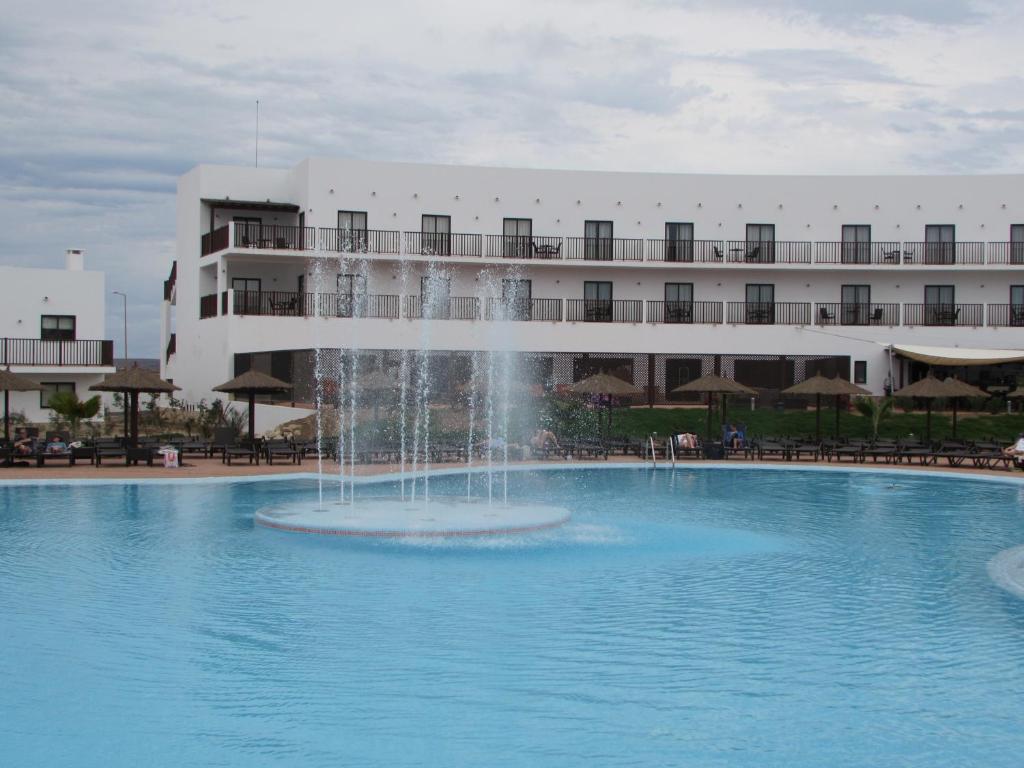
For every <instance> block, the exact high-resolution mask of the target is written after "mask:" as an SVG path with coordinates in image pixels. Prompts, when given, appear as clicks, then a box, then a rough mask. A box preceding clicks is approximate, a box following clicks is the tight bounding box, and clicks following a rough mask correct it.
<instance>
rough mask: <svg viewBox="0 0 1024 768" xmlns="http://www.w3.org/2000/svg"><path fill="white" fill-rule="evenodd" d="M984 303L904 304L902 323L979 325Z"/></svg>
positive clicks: (982, 316)
mask: <svg viewBox="0 0 1024 768" xmlns="http://www.w3.org/2000/svg"><path fill="white" fill-rule="evenodd" d="M984 316H985V305H984V304H904V305H903V324H904V325H946V326H979V325H982V324H983V319H984Z"/></svg>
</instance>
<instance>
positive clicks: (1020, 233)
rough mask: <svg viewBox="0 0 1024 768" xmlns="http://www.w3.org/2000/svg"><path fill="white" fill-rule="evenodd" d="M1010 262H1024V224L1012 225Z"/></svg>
mask: <svg viewBox="0 0 1024 768" xmlns="http://www.w3.org/2000/svg"><path fill="white" fill-rule="evenodd" d="M1010 263H1011V264H1024V224H1013V225H1011V226H1010Z"/></svg>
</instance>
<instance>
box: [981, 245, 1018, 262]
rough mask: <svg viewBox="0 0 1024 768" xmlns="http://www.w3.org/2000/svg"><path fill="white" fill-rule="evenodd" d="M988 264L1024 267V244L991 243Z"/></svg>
mask: <svg viewBox="0 0 1024 768" xmlns="http://www.w3.org/2000/svg"><path fill="white" fill-rule="evenodd" d="M988 263H989V264H1022V265H1024V243H1021V242H1017V243H1005V242H1004V243H989V244H988Z"/></svg>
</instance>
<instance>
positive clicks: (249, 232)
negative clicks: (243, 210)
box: [231, 216, 263, 248]
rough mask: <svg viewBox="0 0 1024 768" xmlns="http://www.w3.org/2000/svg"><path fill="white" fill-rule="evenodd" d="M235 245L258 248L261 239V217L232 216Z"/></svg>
mask: <svg viewBox="0 0 1024 768" xmlns="http://www.w3.org/2000/svg"><path fill="white" fill-rule="evenodd" d="M231 221H232V222H234V225H235V245H240V246H242V247H243V248H259V247H260V241H262V239H263V232H262V230H263V219H261V218H260V217H259V216H233V217H232V218H231Z"/></svg>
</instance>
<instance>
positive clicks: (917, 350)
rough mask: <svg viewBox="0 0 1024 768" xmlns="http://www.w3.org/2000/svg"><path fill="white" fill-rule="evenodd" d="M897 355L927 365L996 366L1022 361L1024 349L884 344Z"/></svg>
mask: <svg viewBox="0 0 1024 768" xmlns="http://www.w3.org/2000/svg"><path fill="white" fill-rule="evenodd" d="M884 346H886V347H892V350H893V351H894V352H895V353H896V354H897V355H902V356H903V357H909V358H910V359H911V360H917V361H919V362H922V363H928V364H929V365H996V364H998V363H1016V362H1021V361H1024V349H972V348H970V347H922V346H918V345H916V344H885V345H884Z"/></svg>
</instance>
